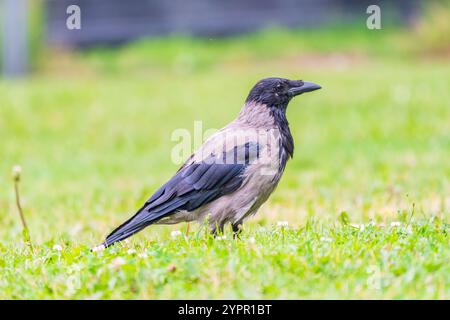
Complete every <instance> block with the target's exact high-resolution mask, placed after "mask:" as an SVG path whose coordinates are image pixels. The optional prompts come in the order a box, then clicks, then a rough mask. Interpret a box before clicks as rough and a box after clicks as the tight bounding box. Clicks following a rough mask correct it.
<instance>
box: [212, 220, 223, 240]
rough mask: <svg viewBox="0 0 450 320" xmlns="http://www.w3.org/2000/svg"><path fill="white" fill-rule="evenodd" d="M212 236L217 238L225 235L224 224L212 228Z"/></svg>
mask: <svg viewBox="0 0 450 320" xmlns="http://www.w3.org/2000/svg"><path fill="white" fill-rule="evenodd" d="M211 234H212V235H213V236H214V238H215V237H217V236H218V235H222V234H223V223H222V224H217V223H216V224H214V225H213V226H211Z"/></svg>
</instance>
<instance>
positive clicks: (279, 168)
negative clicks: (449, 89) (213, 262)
mask: <svg viewBox="0 0 450 320" xmlns="http://www.w3.org/2000/svg"><path fill="white" fill-rule="evenodd" d="M317 89H320V86H318V85H316V84H314V83H311V82H304V81H301V80H288V79H283V78H266V79H263V80H261V81H259V82H258V83H257V84H256V85H255V86H254V87H253V88H252V90H251V91H250V93H249V95H248V98H247V100H246V102H245V104H244V106H243V108H242V110H241V112H240V114H239V116H238V117H237V118H236V120H234V121H233V122H231V123H230V124H228V125H227V126H226V127H224V128H223V129H221V130H220V131H219V132H217V133H216V134H214V135H213V136H211V137H210V138H209V139H208V140H207V141H206V142H205V143H204V144H203V145H202V147H201V148H200V149H199V150H197V151H196V152H195V153H194V154H193V155H192V156H191V157H190V158H189V159H188V160H187V161H186V162H185V163H184V164H183V166H182V167H181V168H180V169H179V170H178V171H177V173H176V174H175V175H174V176H173V177H172V178H171V179H170V180H169V181H168V182H166V183H165V184H164V185H163V186H162V187H161V188H159V189H158V190H157V191H156V192H155V193H154V194H153V195H152V196H151V197H150V198H149V199H148V200H147V201H146V202H145V203H144V204H143V206H142V207H141V208H140V209H139V210H138V211H137V212H136V213H135V214H134V215H133V216H132V217H131V218H130V219H128V220H127V221H125V222H124V223H123V224H121V225H120V226H119V227H117V228H116V229H115V230H114V231H112V232H111V234H110V235H108V236H107V238H106V240H105V242H104V243H103V245H105V246H110V245H112V244H113V243H115V242H117V241H121V240H124V239H126V238H128V237H130V236H131V235H133V234H135V233H136V232H139V231H140V230H142V229H144V228H145V227H147V226H149V225H151V224H173V223H179V222H183V221H194V220H195V221H204V220H205V219H206V218H207V217H208V220H207V221H208V223H209V225H210V228H211V231H212V232H213V233H216V232H218V231H223V227H224V225H225V224H226V223H231V225H232V227H233V231H234V232H238V231H239V225H241V224H242V223H243V221H244V220H245V219H246V218H247V217H248V216H250V215H252V214H255V213H256V211H257V210H258V209H259V208H260V207H261V205H262V204H263V203H264V202H265V201H266V200H267V199H268V197H269V196H270V194H271V193H272V192H273V190H274V189H275V187H276V186H277V184H278V182H279V180H280V178H281V176H282V174H283V171H284V168H285V165H286V162H287V160H288V159H289V158H290V157H292V155H293V150H294V143H293V139H292V135H291V133H290V130H289V125H288V121H287V119H286V108H287V105H288V104H289V101H290V100H291V99H292V98H293V97H294V96H297V95H299V94H302V93H304V92H309V91H313V90H317Z"/></svg>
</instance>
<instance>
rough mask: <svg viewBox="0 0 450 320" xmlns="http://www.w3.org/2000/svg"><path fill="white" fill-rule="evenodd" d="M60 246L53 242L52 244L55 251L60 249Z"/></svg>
mask: <svg viewBox="0 0 450 320" xmlns="http://www.w3.org/2000/svg"><path fill="white" fill-rule="evenodd" d="M62 249H63V248H62V247H61V246H60V245H59V244H55V245H54V246H53V250H55V251H62Z"/></svg>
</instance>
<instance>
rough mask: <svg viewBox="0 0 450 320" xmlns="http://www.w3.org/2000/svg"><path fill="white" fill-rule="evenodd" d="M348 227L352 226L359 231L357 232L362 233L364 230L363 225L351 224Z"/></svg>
mask: <svg viewBox="0 0 450 320" xmlns="http://www.w3.org/2000/svg"><path fill="white" fill-rule="evenodd" d="M350 226H352V227H353V228H356V229H359V231H364V229H365V228H366V226H365V225H364V224H363V223H361V224H351V225H350Z"/></svg>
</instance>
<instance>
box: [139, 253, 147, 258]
mask: <svg viewBox="0 0 450 320" xmlns="http://www.w3.org/2000/svg"><path fill="white" fill-rule="evenodd" d="M138 257H139V258H142V259H145V258H147V254H146V253H145V252H143V253H139V254H138Z"/></svg>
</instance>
